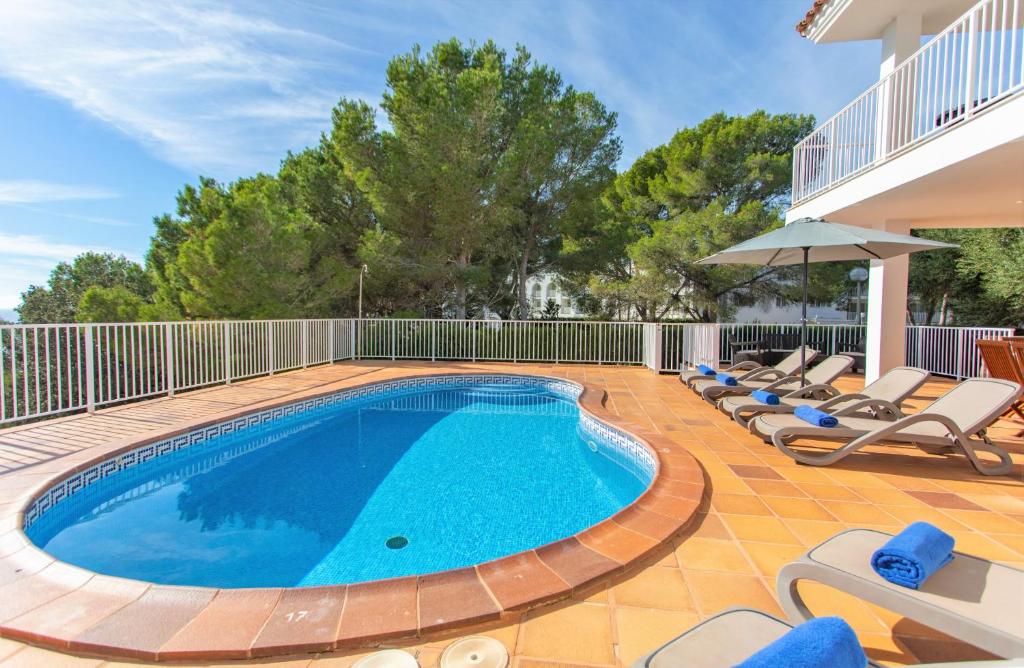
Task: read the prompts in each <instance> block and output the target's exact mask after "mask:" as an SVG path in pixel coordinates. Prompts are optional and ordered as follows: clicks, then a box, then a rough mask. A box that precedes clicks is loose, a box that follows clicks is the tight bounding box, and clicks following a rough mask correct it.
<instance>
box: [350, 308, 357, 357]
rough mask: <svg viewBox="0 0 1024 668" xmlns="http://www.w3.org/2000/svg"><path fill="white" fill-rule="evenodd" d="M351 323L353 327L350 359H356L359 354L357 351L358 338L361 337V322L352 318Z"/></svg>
mask: <svg viewBox="0 0 1024 668" xmlns="http://www.w3.org/2000/svg"><path fill="white" fill-rule="evenodd" d="M349 323H350V324H351V325H352V331H351V332H350V334H351V336H349V347H350V348H351V350H352V357H351V358H350V359H356V353H357V352H359V351H358V350H357V349H356V337H358V336H359V320H357V319H356V318H351V319H350V320H349Z"/></svg>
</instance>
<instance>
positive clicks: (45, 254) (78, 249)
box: [0, 232, 117, 265]
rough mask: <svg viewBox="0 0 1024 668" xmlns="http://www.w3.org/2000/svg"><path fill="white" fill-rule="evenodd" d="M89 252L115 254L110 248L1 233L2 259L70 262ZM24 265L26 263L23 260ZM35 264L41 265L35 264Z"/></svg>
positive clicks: (0, 250) (0, 254) (0, 251)
mask: <svg viewBox="0 0 1024 668" xmlns="http://www.w3.org/2000/svg"><path fill="white" fill-rule="evenodd" d="M87 251H95V252H97V253H115V252H117V251H113V250H111V249H109V248H98V247H96V246H91V245H90V246H81V245H79V244H67V243H62V242H59V241H50V240H48V239H46V238H44V237H39V236H35V235H33V234H4V233H3V232H0V257H3V256H11V255H13V256H21V257H22V258H45V259H49V260H58V261H59V260H70V259H71V258H73V257H75V256H76V255H81V254H82V253H85V252H87ZM22 262H23V263H24V262H25V261H24V260H22ZM35 264H37V265H38V264H40V263H39V262H35Z"/></svg>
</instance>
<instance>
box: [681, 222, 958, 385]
mask: <svg viewBox="0 0 1024 668" xmlns="http://www.w3.org/2000/svg"><path fill="white" fill-rule="evenodd" d="M955 247H956V244H947V243H943V242H941V241H931V240H930V239H921V238H919V237H912V236H910V235H906V234H893V233H891V232H883V231H881V230H874V229H871V228H866V227H854V226H852V225H840V224H839V223H829V222H827V221H824V220H820V219H814V218H801V219H799V220H794V221H793V222H792V223H789V224H788V225H785V226H783V227H780V228H779V229H777V230H772V231H771V232H768V233H766V234H762V235H760V236H757V237H754V238H753V239H747V240H746V241H744V242H743V243H739V244H736V245H735V246H733V247H731V248H726V249H725V250H723V251H720V252H718V253H715V254H714V255H711V256H709V257H706V258H704V259H703V260H699V261H698V262H697V264H759V265H764V266H768V267H776V266H780V265H788V264H803V266H804V272H803V289H804V291H803V310H802V312H801V313H802V315H801V319H800V361H801V363H803V362H804V361H805V359H804V355H805V354H806V351H805V347H806V345H807V265H808V263H810V262H843V261H847V260H872V259H874V260H884V259H886V258H891V257H896V256H898V255H906V254H908V253H916V252H917V251H925V250H934V249H937V248H955ZM800 384H801V385H803V384H804V369H803V364H801V367H800Z"/></svg>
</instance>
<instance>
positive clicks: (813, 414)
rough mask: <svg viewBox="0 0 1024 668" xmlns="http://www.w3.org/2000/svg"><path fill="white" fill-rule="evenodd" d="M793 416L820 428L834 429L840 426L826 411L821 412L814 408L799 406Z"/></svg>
mask: <svg viewBox="0 0 1024 668" xmlns="http://www.w3.org/2000/svg"><path fill="white" fill-rule="evenodd" d="M793 415H795V416H797V417H798V418H800V419H801V420H803V421H804V422H810V423H811V424H813V425H815V426H818V427H829V428H832V427H838V426H839V420H837V419H836V418H835V417H834V416H832V415H829V414H828V413H826V412H825V411H819V410H818V409H817V408H814V407H812V406H806V405H804V406H797V407H796V410H794V411H793Z"/></svg>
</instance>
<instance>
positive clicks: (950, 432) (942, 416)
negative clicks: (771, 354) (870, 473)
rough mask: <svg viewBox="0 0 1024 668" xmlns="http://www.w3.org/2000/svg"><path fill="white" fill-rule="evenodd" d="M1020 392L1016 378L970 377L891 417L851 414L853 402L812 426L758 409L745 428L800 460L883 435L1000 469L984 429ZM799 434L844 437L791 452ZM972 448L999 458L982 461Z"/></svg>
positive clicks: (824, 458)
mask: <svg viewBox="0 0 1024 668" xmlns="http://www.w3.org/2000/svg"><path fill="white" fill-rule="evenodd" d="M1020 395H1021V386H1020V385H1018V384H1017V383H1014V382H1011V381H1008V380H1001V379H998V378H970V379H968V380H965V381H964V382H962V383H960V384H959V385H957V386H956V387H954V388H953V389H951V390H950V391H949V392H947V393H946V394H944V395H942V396H941V397H939V398H938V399H936V400H935V401H933V402H932V403H931V404H929V405H928V406H926V407H925V408H923V409H922V410H921V411H920V412H918V413H915V414H913V415H906V416H905V415H902V414H901V415H900V416H899V417H898V419H896V420H894V421H892V422H885V421H881V422H880V421H878V420H873V419H870V418H864V417H855V416H854V415H853V413H855V412H856V411H855V410H854V407H852V406H851V407H848V408H845V409H841V410H837V411H835V412H834V413H833V415H834V416H835V417H837V418H838V419H839V425H838V426H836V427H832V428H827V427H817V426H815V425H812V424H809V423H807V422H804V421H803V420H801V419H799V418H797V417H796V416H794V415H760V416H758V417H756V418H754V419H753V420H752V421H751V422H750V431H751V432H753V433H755V434H757V435H759V436H761V437H762V438H764V439H765V440H770V441H771V442H772V443H773V444H775V447H777V448H778V449H779V450H781V451H782V452H784V453H786V454H787V455H789V456H790V457H792V458H793V459H795V460H796V461H798V462H800V463H802V464H813V465H815V466H825V465H828V464H833V463H835V462H837V461H839V460H840V459H842V458H844V457H847V456H848V455H851V454H853V453H854V452H856V451H857V450H860V449H861V448H863V447H864V446H865V445H869V444H872V443H879V442H883V441H890V442H891V441H895V442H899V443H913V444H915V445H917V446H918V447H920V448H921V449H922V450H924V451H926V452H930V453H933V454H936V453H939V452H947V451H952V452H956V451H960V452H962V453H963V454H964V455H966V456H967V458H968V460H970V462H971V464H972V465H973V466H974V468H975V469H977V470H978V472H979V473H983V474H985V475H1003V474H1005V473H1009V472H1010V471H1011V470H1012V469H1013V462H1012V460H1011V459H1010V455H1008V454H1007V453H1006V451H1005V450H1003V449H1002V448H1000V447H998V446H996V445H995V444H994V443H992V441H991V440H989V438H988V436H987V435H986V434H985V429H986V428H987V427H989V426H990V425H991V424H992V423H993V422H995V421H996V420H998V419H999V416H1000V415H1002V414H1003V413H1004V412H1005V411H1006V409H1007V408H1008V407H1009V406H1011V405H1013V403H1014V402H1016V401H1017V399H1018V398H1019V397H1020ZM799 438H813V439H825V440H841V441H848V442H847V443H845V444H844V445H842V446H841V447H839V448H837V449H836V450H833V451H832V452H828V453H825V454H811V453H804V452H797V451H795V450H793V449H791V448H790V447H789V444H790V443H791V442H792V441H795V440H796V439H799ZM977 451H982V452H988V453H990V454H993V455H995V456H996V457H998V458H999V463H998V464H995V465H992V464H985V463H984V462H983V461H982V460H981V459H980V458H979V457H978V454H977Z"/></svg>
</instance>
